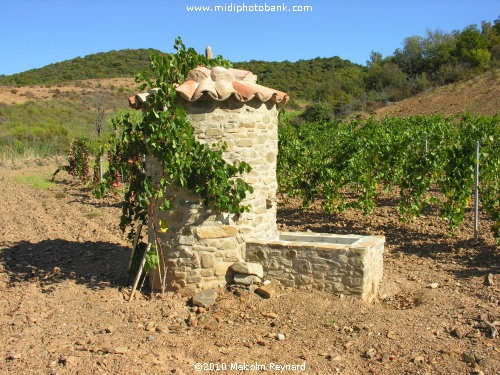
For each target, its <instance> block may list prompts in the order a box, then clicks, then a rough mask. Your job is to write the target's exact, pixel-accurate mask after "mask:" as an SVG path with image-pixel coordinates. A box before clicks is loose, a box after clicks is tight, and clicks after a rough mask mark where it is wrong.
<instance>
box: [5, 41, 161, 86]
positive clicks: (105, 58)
mask: <svg viewBox="0 0 500 375" xmlns="http://www.w3.org/2000/svg"><path fill="white" fill-rule="evenodd" d="M159 52H160V51H158V50H155V49H151V48H149V49H124V50H119V51H109V52H100V53H95V54H91V55H87V56H85V57H76V58H74V59H71V60H66V61H61V62H58V63H54V64H50V65H47V66H44V67H43V68H38V69H31V70H27V71H25V72H22V73H17V74H12V75H8V76H0V85H37V84H53V83H61V82H66V81H74V80H82V79H90V78H117V77H134V75H135V74H136V73H138V72H141V71H143V70H144V69H146V68H147V67H148V62H149V56H150V55H151V54H153V53H159Z"/></svg>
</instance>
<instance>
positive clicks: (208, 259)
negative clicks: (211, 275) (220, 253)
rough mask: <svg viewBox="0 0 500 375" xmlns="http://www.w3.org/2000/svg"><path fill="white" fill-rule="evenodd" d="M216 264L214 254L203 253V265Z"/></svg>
mask: <svg viewBox="0 0 500 375" xmlns="http://www.w3.org/2000/svg"><path fill="white" fill-rule="evenodd" d="M214 266H215V259H214V257H213V256H212V254H201V267H202V268H213V267H214Z"/></svg>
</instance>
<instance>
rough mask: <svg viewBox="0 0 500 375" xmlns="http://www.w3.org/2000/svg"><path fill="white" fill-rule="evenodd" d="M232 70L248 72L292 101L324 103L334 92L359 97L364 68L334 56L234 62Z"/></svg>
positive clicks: (259, 81)
mask: <svg viewBox="0 0 500 375" xmlns="http://www.w3.org/2000/svg"><path fill="white" fill-rule="evenodd" d="M234 67H235V68H238V69H245V70H250V71H252V72H253V73H254V74H256V75H257V78H258V83H260V84H263V85H266V86H269V87H273V88H276V89H279V90H281V91H285V92H287V93H289V94H290V95H291V97H292V98H295V99H297V98H301V99H305V100H328V99H332V98H328V96H331V95H336V94H335V93H334V92H333V91H335V90H336V91H337V92H346V91H355V92H356V93H357V94H361V93H362V91H363V90H362V87H363V86H364V85H363V72H364V70H365V69H364V68H363V67H362V66H361V65H357V64H353V63H351V62H350V61H349V60H343V59H341V58H340V57H338V56H335V57H329V58H319V57H317V58H315V59H311V60H299V61H296V62H290V61H282V62H267V61H256V60H251V61H249V62H239V63H235V64H234Z"/></svg>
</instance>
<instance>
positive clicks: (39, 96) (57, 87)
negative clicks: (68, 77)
mask: <svg viewBox="0 0 500 375" xmlns="http://www.w3.org/2000/svg"><path fill="white" fill-rule="evenodd" d="M119 88H122V90H123V92H125V93H129V92H134V91H135V90H137V84H136V83H135V81H134V78H102V79H85V80H80V81H69V82H64V83H59V84H50V85H31V86H20V87H17V86H0V104H1V103H3V104H22V103H26V102H27V101H28V100H48V99H53V98H69V99H73V100H76V99H77V98H80V97H81V96H82V95H95V93H96V92H109V91H111V92H115V93H116V92H117V90H118V89H119ZM122 96H123V97H124V98H125V99H126V94H122ZM124 103H125V104H124V105H126V100H125V101H124Z"/></svg>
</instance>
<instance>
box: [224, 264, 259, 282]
mask: <svg viewBox="0 0 500 375" xmlns="http://www.w3.org/2000/svg"><path fill="white" fill-rule="evenodd" d="M231 269H232V270H233V272H234V273H241V274H244V275H255V276H257V277H260V278H261V279H262V278H263V277H264V270H263V268H262V265H261V264H259V263H251V262H236V263H234V264H233V265H232V266H231Z"/></svg>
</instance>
